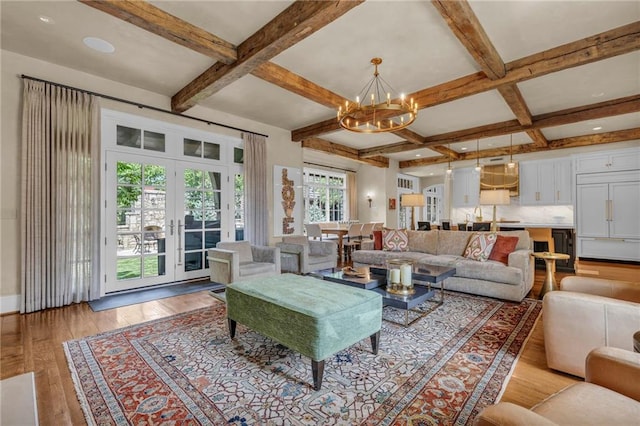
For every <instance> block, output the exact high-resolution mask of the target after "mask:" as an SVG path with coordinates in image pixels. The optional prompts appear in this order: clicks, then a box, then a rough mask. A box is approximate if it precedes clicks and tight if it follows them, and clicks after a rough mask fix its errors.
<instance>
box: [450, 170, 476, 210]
mask: <svg viewBox="0 0 640 426" xmlns="http://www.w3.org/2000/svg"><path fill="white" fill-rule="evenodd" d="M479 197H480V173H478V172H476V171H475V169H473V168H465V169H455V170H454V171H453V184H452V194H451V201H452V202H451V206H452V207H475V206H477V205H478V201H479Z"/></svg>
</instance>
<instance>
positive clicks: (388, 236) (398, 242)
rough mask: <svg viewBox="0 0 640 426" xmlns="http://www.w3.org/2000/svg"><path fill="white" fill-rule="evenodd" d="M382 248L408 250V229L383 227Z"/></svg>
mask: <svg viewBox="0 0 640 426" xmlns="http://www.w3.org/2000/svg"><path fill="white" fill-rule="evenodd" d="M382 249H383V250H386V251H407V250H408V249H409V236H408V235H407V230H406V229H383V230H382Z"/></svg>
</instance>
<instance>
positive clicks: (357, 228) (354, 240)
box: [342, 223, 362, 261]
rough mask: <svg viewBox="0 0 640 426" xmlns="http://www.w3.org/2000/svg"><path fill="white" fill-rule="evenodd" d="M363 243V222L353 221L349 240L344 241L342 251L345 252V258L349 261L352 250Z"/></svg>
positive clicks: (350, 226) (348, 233) (348, 235)
mask: <svg viewBox="0 0 640 426" xmlns="http://www.w3.org/2000/svg"><path fill="white" fill-rule="evenodd" d="M361 243H362V224H361V223H352V224H351V225H349V230H348V231H347V242H346V243H342V251H343V253H344V260H345V261H348V260H349V259H350V258H351V252H352V251H353V250H358V249H359V248H360V245H361Z"/></svg>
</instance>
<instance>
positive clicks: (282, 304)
mask: <svg viewBox="0 0 640 426" xmlns="http://www.w3.org/2000/svg"><path fill="white" fill-rule="evenodd" d="M225 292H226V298H227V319H228V322H229V332H230V334H231V338H234V337H235V329H236V322H239V323H240V324H244V325H245V326H247V327H249V328H250V329H252V330H254V331H257V332H258V333H260V334H262V335H264V336H266V337H269V338H271V339H273V340H275V341H276V342H278V343H280V344H282V345H284V346H286V347H288V348H290V349H292V350H294V351H296V352H299V353H301V354H302V355H304V356H307V357H309V358H311V368H312V375H313V386H314V389H315V390H320V387H321V386H322V375H323V372H324V360H325V359H327V358H328V357H329V356H331V355H333V354H335V353H336V352H339V351H341V350H343V349H346V348H348V347H349V346H351V345H353V344H355V343H357V342H359V341H360V340H362V339H364V338H366V337H370V338H371V346H372V347H373V353H375V354H377V353H378V343H379V338H380V327H381V325H382V296H380V295H379V294H378V293H375V292H373V291H368V290H361V289H358V288H353V287H349V286H346V285H341V284H335V283H330V282H326V281H322V280H319V279H316V278H312V277H306V276H301V275H294V274H282V275H277V276H273V277H266V278H256V279H253V280H247V281H240V282H235V283H233V284H229V285H227V288H226V290H225Z"/></svg>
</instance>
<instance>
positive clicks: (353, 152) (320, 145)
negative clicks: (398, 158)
mask: <svg viewBox="0 0 640 426" xmlns="http://www.w3.org/2000/svg"><path fill="white" fill-rule="evenodd" d="M302 147H303V148H308V149H313V150H316V151H321V152H324V153H326V154H331V155H339V156H341V157H345V158H348V159H350V160H354V161H357V162H359V163H364V164H368V165H372V166H376V167H381V168H387V167H389V159H388V158H386V157H371V158H360V156H359V155H358V150H357V149H355V148H351V147H348V146H345V145H341V144H337V143H335V142H330V141H328V140H325V139H320V138H309V139H304V140H303V141H302Z"/></svg>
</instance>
